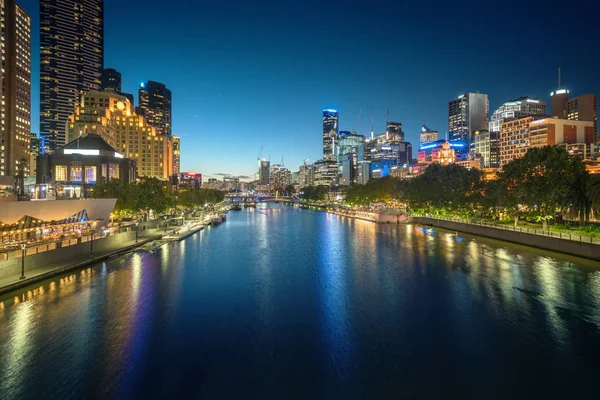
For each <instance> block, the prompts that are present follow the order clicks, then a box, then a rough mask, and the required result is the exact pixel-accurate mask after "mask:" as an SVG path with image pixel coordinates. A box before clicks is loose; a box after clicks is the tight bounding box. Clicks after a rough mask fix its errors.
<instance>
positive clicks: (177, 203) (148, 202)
mask: <svg viewBox="0 0 600 400" xmlns="http://www.w3.org/2000/svg"><path fill="white" fill-rule="evenodd" d="M92 197H94V198H116V199H117V203H116V205H115V209H114V213H115V214H117V215H119V216H121V217H125V216H135V215H137V214H142V215H148V213H149V212H150V210H153V211H154V212H156V213H159V214H161V213H164V212H165V211H167V210H169V209H193V208H196V207H198V206H203V205H205V204H214V203H218V202H221V201H223V199H224V198H225V194H224V193H223V192H221V191H219V190H213V189H192V188H189V189H180V190H175V191H173V190H171V188H170V187H169V185H168V183H167V182H164V181H161V180H159V179H156V178H141V179H139V180H138V181H136V182H132V183H125V182H121V181H120V180H119V179H111V180H109V181H107V180H106V179H102V180H99V181H98V183H96V185H95V186H94V190H93V192H92Z"/></svg>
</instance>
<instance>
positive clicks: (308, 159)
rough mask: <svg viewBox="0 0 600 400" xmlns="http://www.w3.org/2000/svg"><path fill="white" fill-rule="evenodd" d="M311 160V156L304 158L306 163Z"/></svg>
mask: <svg viewBox="0 0 600 400" xmlns="http://www.w3.org/2000/svg"><path fill="white" fill-rule="evenodd" d="M309 161H310V156H309V157H308V158H305V159H304V165H306V163H308V162H309Z"/></svg>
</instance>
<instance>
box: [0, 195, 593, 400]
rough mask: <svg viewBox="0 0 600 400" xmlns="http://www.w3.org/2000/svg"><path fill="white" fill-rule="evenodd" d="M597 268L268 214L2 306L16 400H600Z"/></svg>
mask: <svg viewBox="0 0 600 400" xmlns="http://www.w3.org/2000/svg"><path fill="white" fill-rule="evenodd" d="M598 264H599V263H596V262H592V261H587V260H584V259H579V258H574V257H568V256H563V255H559V254H555V253H550V252H545V251H539V250H536V249H532V248H528V247H523V246H516V245H512V244H508V243H504V242H499V241H494V240H489V239H485V238H480V237H474V236H468V235H462V234H458V235H456V234H455V233H454V232H445V231H440V230H431V229H424V228H421V227H418V226H413V225H376V224H373V223H370V222H365V221H358V220H352V219H348V218H345V217H339V216H335V215H330V214H326V213H323V212H319V211H312V210H301V209H298V208H293V207H289V206H279V205H264V204H263V205H260V206H259V207H257V208H256V209H249V210H243V211H237V212H236V211H232V212H230V213H229V214H228V220H227V222H226V223H225V224H223V225H221V226H218V227H216V228H209V229H206V230H205V231H202V232H199V233H197V234H195V235H193V236H191V237H189V238H188V239H186V240H184V241H182V242H174V243H170V244H166V245H164V246H163V247H162V248H161V249H160V250H159V251H158V252H157V253H156V254H152V253H145V252H136V253H133V254H130V255H127V256H123V257H120V258H116V259H112V260H109V261H107V262H105V263H102V264H98V265H94V266H91V267H89V268H86V269H83V270H79V271H76V272H73V273H71V274H66V275H64V276H61V277H57V278H55V279H51V280H48V281H45V282H42V283H39V284H37V285H34V286H31V287H29V288H27V289H25V290H22V291H19V292H15V293H12V294H11V295H8V296H4V297H2V298H0V398H2V399H41V398H61V399H64V398H214V399H225V398H238V399H241V398H261V399H295V398H299V399H309V398H310V399H334V398H335V399H338V398H339V399H355V398H357V399H358V398H365V399H379V398H458V397H460V398H462V399H470V398H472V399H483V398H486V399H494V398H497V399H505V398H546V399H548V398H592V397H595V395H594V394H593V393H597V387H596V382H595V381H596V379H597V375H598V371H600V368H599V365H598V363H599V362H600V359H599V358H598V354H600V266H599V265H598Z"/></svg>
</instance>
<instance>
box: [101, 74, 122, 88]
mask: <svg viewBox="0 0 600 400" xmlns="http://www.w3.org/2000/svg"><path fill="white" fill-rule="evenodd" d="M102 90H112V91H113V92H116V93H121V73H120V72H119V71H117V70H116V69H114V68H105V69H103V70H102Z"/></svg>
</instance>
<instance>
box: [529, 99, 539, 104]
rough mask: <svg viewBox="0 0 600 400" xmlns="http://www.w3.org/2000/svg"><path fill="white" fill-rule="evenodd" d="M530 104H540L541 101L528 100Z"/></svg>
mask: <svg viewBox="0 0 600 400" xmlns="http://www.w3.org/2000/svg"><path fill="white" fill-rule="evenodd" d="M527 102H528V103H539V102H540V101H539V100H531V99H527Z"/></svg>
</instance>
